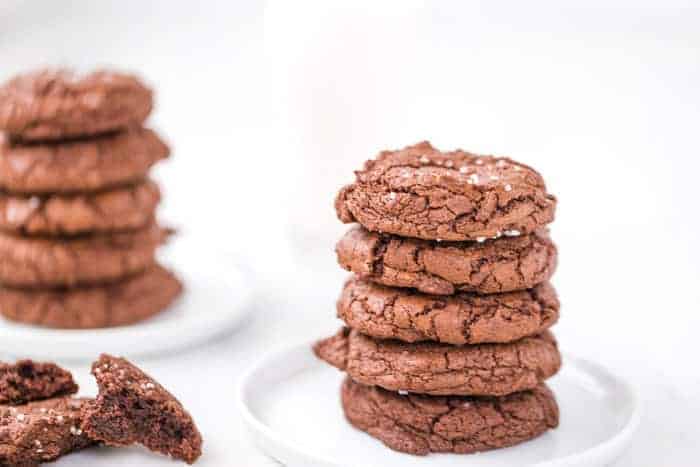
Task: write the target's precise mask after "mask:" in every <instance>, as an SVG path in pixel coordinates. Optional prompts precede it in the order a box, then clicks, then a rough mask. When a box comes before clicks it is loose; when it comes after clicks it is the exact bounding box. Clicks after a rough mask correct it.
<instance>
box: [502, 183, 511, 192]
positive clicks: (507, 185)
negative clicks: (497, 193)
mask: <svg viewBox="0 0 700 467" xmlns="http://www.w3.org/2000/svg"><path fill="white" fill-rule="evenodd" d="M503 189H504V190H506V191H511V190H512V189H513V187H512V186H510V184H509V183H506V186H504V187H503Z"/></svg>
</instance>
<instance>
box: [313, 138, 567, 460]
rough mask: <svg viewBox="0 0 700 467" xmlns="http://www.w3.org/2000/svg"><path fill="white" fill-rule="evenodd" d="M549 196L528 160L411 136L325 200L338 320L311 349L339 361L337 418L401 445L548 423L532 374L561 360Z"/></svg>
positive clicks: (448, 442)
mask: <svg viewBox="0 0 700 467" xmlns="http://www.w3.org/2000/svg"><path fill="white" fill-rule="evenodd" d="M555 205H556V199H555V198H554V197H553V196H551V195H549V194H548V193H547V190H546V187H545V183H544V181H543V180H542V177H541V176H540V175H539V174H538V173H537V172H536V171H534V170H533V169H532V168H530V167H528V166H526V165H523V164H520V163H517V162H515V161H512V160H510V159H507V158H497V157H492V156H480V155H475V154H470V153H467V152H464V151H461V150H457V151H451V152H441V151H438V150H437V149H435V148H433V147H432V146H431V145H430V144H429V143H427V142H423V143H419V144H417V145H414V146H410V147H407V148H404V149H402V150H398V151H385V152H382V153H380V154H379V155H378V156H377V158H376V159H374V160H370V161H367V162H366V163H365V165H364V167H363V169H362V170H359V171H357V172H356V180H355V182H354V183H352V184H350V185H348V186H346V187H344V188H342V189H341V190H340V192H339V194H338V196H337V198H336V204H335V206H336V211H337V214H338V217H339V218H340V220H341V221H343V222H345V223H351V222H357V223H359V224H360V225H359V226H355V227H353V228H351V229H350V231H349V232H347V234H346V235H345V236H344V237H343V238H342V239H341V240H340V241H339V242H338V244H337V246H336V252H337V255H338V262H339V263H340V265H341V266H342V267H343V268H345V269H347V270H349V271H351V272H353V273H354V274H355V275H354V277H352V278H350V279H349V280H348V281H347V282H346V283H345V286H344V288H343V291H342V294H341V296H340V298H339V300H338V302H337V313H338V317H339V318H341V319H342V320H343V321H344V322H345V324H346V326H347V327H345V328H343V329H341V330H340V332H338V333H337V334H336V335H334V336H332V337H330V338H327V339H324V340H321V341H319V342H318V343H317V344H316V346H315V347H314V350H315V352H316V354H317V355H318V356H319V357H320V358H322V359H323V360H325V361H326V362H328V363H330V364H331V365H333V366H336V367H338V368H340V369H341V370H344V371H345V372H347V374H348V377H349V378H348V379H347V380H346V382H345V383H344V384H343V388H342V405H343V409H344V411H345V414H346V417H347V418H348V420H349V421H350V422H351V423H352V424H353V425H354V426H356V427H358V428H359V429H361V430H364V431H367V432H368V433H370V434H371V435H372V436H374V437H376V438H379V439H380V440H382V441H383V442H384V443H386V444H387V445H388V446H389V447H391V448H393V449H397V450H400V451H404V452H409V453H412V454H427V453H428V452H455V453H469V452H475V451H482V450H486V449H494V448H499V447H505V446H510V445H513V444H516V443H519V442H522V441H525V440H527V439H530V438H533V437H535V436H537V435H539V434H541V433H543V432H545V431H546V430H548V429H550V428H554V427H555V426H556V425H557V423H558V409H557V405H556V401H555V399H554V396H553V394H552V393H551V391H549V389H548V388H547V387H546V386H545V385H544V381H545V380H546V379H547V378H549V377H550V376H552V375H553V374H555V373H556V372H557V371H558V370H559V367H560V365H561V357H560V355H559V351H558V348H557V343H556V340H555V339H554V336H553V335H552V334H551V333H550V332H549V328H550V327H551V326H552V325H553V324H554V323H556V321H557V320H558V318H559V301H558V299H557V295H556V292H555V291H554V288H553V287H552V286H551V285H550V284H549V282H548V281H549V279H550V277H551V276H552V274H553V273H554V270H555V268H556V264H557V250H556V247H555V246H554V244H553V243H552V241H551V240H550V238H549V233H548V230H547V224H549V223H550V222H552V220H553V219H554V211H555Z"/></svg>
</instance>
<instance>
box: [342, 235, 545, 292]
mask: <svg viewBox="0 0 700 467" xmlns="http://www.w3.org/2000/svg"><path fill="white" fill-rule="evenodd" d="M335 251H336V253H337V255H338V262H339V263H340V265H341V266H342V267H343V268H345V269H347V270H348V271H352V272H354V273H356V274H359V275H360V276H362V277H363V278H366V279H367V280H370V281H372V282H377V283H380V284H384V285H389V286H393V287H410V288H415V289H418V290H420V291H421V292H425V293H429V294H436V295H452V294H454V293H455V292H457V291H462V292H477V293H482V294H491V293H497V292H509V291H512V290H524V289H529V288H531V287H533V286H535V285H536V284H539V283H542V282H545V281H547V280H549V278H550V277H551V276H552V274H554V269H555V268H556V264H557V249H556V247H555V246H554V244H553V243H552V241H551V240H550V239H549V234H548V233H547V231H546V230H540V231H537V232H535V233H532V234H528V235H520V236H517V237H509V238H506V237H504V238H500V239H498V240H488V241H486V242H483V243H479V242H436V241H429V240H419V239H412V238H405V237H397V236H395V235H386V234H384V235H382V234H378V233H375V232H370V231H368V230H366V229H364V228H362V227H360V226H356V227H354V228H352V229H350V230H349V231H348V233H346V234H345V236H344V237H343V238H342V239H341V240H340V241H339V242H338V244H337V245H336V248H335Z"/></svg>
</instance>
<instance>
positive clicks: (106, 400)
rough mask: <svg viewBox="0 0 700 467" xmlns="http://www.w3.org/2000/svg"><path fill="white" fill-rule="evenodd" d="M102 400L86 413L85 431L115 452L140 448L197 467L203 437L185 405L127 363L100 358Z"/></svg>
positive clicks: (97, 374) (96, 369)
mask: <svg viewBox="0 0 700 467" xmlns="http://www.w3.org/2000/svg"><path fill="white" fill-rule="evenodd" d="M92 374H93V375H95V378H96V379H97V386H98V388H99V394H98V396H97V400H96V401H95V403H94V404H91V405H89V406H87V408H86V410H84V419H83V424H82V429H83V431H85V432H86V433H87V434H88V435H89V436H90V437H91V438H93V439H96V440H99V441H103V442H105V443H106V444H108V445H111V446H128V445H130V444H134V443H140V444H143V445H144V446H146V447H147V448H149V449H150V450H152V451H155V452H159V453H161V454H165V455H168V456H171V457H173V458H175V459H181V460H183V461H185V462H187V463H188V464H192V463H194V461H196V460H197V458H198V457H199V456H200V455H201V453H202V435H201V434H200V433H199V430H197V427H196V425H195V423H194V421H193V420H192V417H191V416H190V414H189V413H188V412H187V411H186V410H185V409H184V408H183V407H182V404H180V402H179V401H178V400H177V399H176V398H175V397H174V396H173V395H172V394H170V393H169V392H168V391H166V390H165V389H164V388H163V386H161V385H160V384H158V383H157V382H156V381H155V380H154V379H153V378H151V377H150V376H148V375H147V374H145V373H144V372H143V371H141V370H140V369H138V368H137V367H136V366H134V365H133V364H131V363H130V362H128V361H126V360H124V359H123V358H116V357H112V356H110V355H104V354H103V355H101V356H100V359H99V360H98V361H96V362H95V363H93V365H92Z"/></svg>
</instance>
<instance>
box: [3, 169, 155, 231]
mask: <svg viewBox="0 0 700 467" xmlns="http://www.w3.org/2000/svg"><path fill="white" fill-rule="evenodd" d="M159 201H160V190H159V189H158V185H156V184H155V183H154V182H152V181H145V182H142V183H138V184H136V185H131V186H126V187H121V188H115V189H112V190H108V191H101V192H96V193H85V194H71V195H48V196H27V195H10V194H6V193H0V230H5V231H12V232H17V233H21V234H25V235H35V234H38V235H76V234H80V233H87V232H116V231H122V230H134V229H139V228H141V227H144V226H145V225H146V224H148V223H150V222H151V220H152V219H153V217H154V215H155V211H156V207H157V206H158V202H159Z"/></svg>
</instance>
